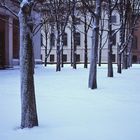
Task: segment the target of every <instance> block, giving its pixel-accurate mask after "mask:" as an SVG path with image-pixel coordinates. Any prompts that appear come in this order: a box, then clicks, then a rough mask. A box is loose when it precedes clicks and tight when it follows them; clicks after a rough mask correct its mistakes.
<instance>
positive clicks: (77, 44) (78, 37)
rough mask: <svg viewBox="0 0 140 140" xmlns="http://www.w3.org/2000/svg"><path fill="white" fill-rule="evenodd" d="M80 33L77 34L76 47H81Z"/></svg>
mask: <svg viewBox="0 0 140 140" xmlns="http://www.w3.org/2000/svg"><path fill="white" fill-rule="evenodd" d="M80 40H81V39H80V33H78V32H76V33H75V44H76V46H80Z"/></svg>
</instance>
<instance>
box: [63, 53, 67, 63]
mask: <svg viewBox="0 0 140 140" xmlns="http://www.w3.org/2000/svg"><path fill="white" fill-rule="evenodd" d="M63 62H67V55H66V54H63Z"/></svg>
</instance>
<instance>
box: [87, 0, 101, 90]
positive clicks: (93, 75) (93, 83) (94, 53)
mask: <svg viewBox="0 0 140 140" xmlns="http://www.w3.org/2000/svg"><path fill="white" fill-rule="evenodd" d="M95 10H96V11H95V13H96V14H97V15H96V18H94V21H93V25H94V26H95V27H94V28H93V31H92V32H93V34H92V35H93V36H92V47H91V60H90V72H89V88H91V89H96V88H97V59H98V42H99V19H100V15H101V0H97V1H96V9H95Z"/></svg>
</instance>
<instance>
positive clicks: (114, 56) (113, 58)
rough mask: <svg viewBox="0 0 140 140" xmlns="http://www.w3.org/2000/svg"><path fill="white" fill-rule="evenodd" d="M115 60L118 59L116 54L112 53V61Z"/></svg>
mask: <svg viewBox="0 0 140 140" xmlns="http://www.w3.org/2000/svg"><path fill="white" fill-rule="evenodd" d="M115 61H116V55H115V54H112V62H115Z"/></svg>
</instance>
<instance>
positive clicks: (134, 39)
mask: <svg viewBox="0 0 140 140" xmlns="http://www.w3.org/2000/svg"><path fill="white" fill-rule="evenodd" d="M137 43H138V39H137V36H134V37H133V40H132V48H133V49H137Z"/></svg>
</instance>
